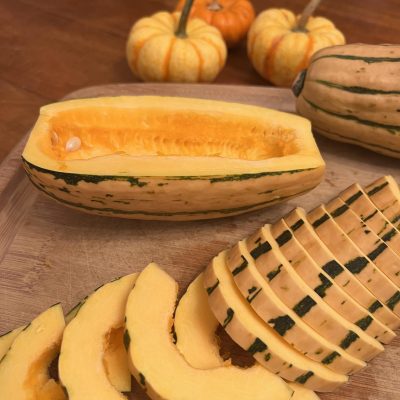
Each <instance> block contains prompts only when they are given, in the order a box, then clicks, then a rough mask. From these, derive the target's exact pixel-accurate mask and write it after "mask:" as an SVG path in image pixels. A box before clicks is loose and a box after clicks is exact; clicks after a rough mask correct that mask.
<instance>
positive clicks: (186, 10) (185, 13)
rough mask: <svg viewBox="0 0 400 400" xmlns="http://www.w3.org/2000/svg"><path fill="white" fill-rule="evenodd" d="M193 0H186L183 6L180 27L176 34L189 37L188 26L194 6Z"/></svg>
mask: <svg viewBox="0 0 400 400" xmlns="http://www.w3.org/2000/svg"><path fill="white" fill-rule="evenodd" d="M193 1H194V0H186V2H185V5H184V6H183V9H182V14H181V17H180V19H179V24H178V29H177V30H176V32H175V35H176V36H178V37H180V38H186V37H187V33H186V27H187V23H188V20H189V16H190V11H191V9H192V6H193Z"/></svg>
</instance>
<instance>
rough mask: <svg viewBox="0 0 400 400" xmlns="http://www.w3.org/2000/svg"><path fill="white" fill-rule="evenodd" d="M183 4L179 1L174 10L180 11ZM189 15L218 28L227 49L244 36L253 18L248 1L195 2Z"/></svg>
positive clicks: (200, 0)
mask: <svg viewBox="0 0 400 400" xmlns="http://www.w3.org/2000/svg"><path fill="white" fill-rule="evenodd" d="M184 4H185V0H180V1H179V3H178V5H177V7H176V10H177V11H180V10H182V8H183V6H184ZM190 15H191V17H196V18H201V19H203V20H204V21H206V22H208V23H209V24H211V25H213V26H215V27H216V28H218V30H219V31H220V32H221V34H222V37H223V38H224V40H225V42H226V44H227V45H228V47H234V46H235V45H236V44H237V43H238V42H240V41H241V40H242V39H243V38H244V37H245V36H246V34H247V32H248V30H249V28H250V26H251V24H252V22H253V21H254V18H255V12H254V8H253V5H252V4H251V2H250V1H249V0H195V2H194V5H193V8H192V11H191V13H190Z"/></svg>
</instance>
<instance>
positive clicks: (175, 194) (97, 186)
mask: <svg viewBox="0 0 400 400" xmlns="http://www.w3.org/2000/svg"><path fill="white" fill-rule="evenodd" d="M23 165H24V168H25V171H26V172H27V174H28V177H29V179H30V180H31V182H32V183H33V184H34V186H35V187H36V188H38V189H39V190H40V191H42V192H43V193H44V194H46V195H47V196H49V197H51V198H52V199H54V200H56V201H58V202H60V203H62V204H64V205H66V206H69V207H72V208H74V209H77V210H80V211H84V212H86V213H90V214H97V215H105V216H111V217H120V218H132V219H151V220H175V221H177V220H198V219H210V218H222V217H227V216H230V215H237V214H242V213H245V212H248V211H254V210H258V209H261V208H264V207H267V206H270V205H273V204H276V203H280V202H283V201H286V200H289V199H291V198H293V197H296V196H298V195H301V194H304V193H306V192H308V191H309V190H311V189H313V188H314V187H316V186H317V185H318V184H319V183H320V182H321V180H322V177H323V173H324V167H317V168H305V169H296V170H287V171H275V172H265V173H258V174H241V175H226V176H181V177H179V176H173V177H128V176H103V175H79V174H72V173H65V172H56V171H50V170H46V169H43V168H41V167H38V166H36V165H33V164H31V163H29V162H28V161H26V160H23Z"/></svg>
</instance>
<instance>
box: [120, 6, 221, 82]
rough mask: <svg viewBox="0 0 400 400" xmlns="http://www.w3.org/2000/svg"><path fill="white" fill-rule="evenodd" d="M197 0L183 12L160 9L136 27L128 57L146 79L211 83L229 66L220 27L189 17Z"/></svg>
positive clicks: (129, 61) (129, 41) (134, 68)
mask: <svg viewBox="0 0 400 400" xmlns="http://www.w3.org/2000/svg"><path fill="white" fill-rule="evenodd" d="M192 3H193V0H187V2H186V3H185V7H184V9H183V11H182V14H180V13H173V14H171V13H169V12H158V13H156V14H154V15H153V16H151V17H148V18H142V19H140V20H139V21H137V22H136V24H135V25H134V26H133V27H132V30H131V32H130V34H129V38H128V42H127V48H126V52H127V59H128V64H129V67H130V68H131V70H132V72H133V74H134V75H135V76H136V77H138V78H140V79H141V80H143V81H157V82H163V81H165V82H211V81H213V80H214V79H215V78H216V77H217V75H218V74H219V72H220V71H221V69H222V68H223V66H224V65H225V61H226V55H227V49H226V45H225V42H224V40H223V38H222V36H221V33H220V32H219V31H218V29H217V28H215V27H213V26H211V25H209V24H207V23H206V22H205V21H203V20H201V19H191V20H190V21H188V19H189V13H190V9H191V6H192Z"/></svg>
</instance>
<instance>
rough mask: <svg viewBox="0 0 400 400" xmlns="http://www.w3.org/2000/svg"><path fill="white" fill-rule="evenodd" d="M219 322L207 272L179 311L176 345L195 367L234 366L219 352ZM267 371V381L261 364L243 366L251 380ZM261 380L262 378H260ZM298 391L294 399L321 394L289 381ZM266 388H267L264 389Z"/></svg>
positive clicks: (190, 289)
mask: <svg viewBox="0 0 400 400" xmlns="http://www.w3.org/2000/svg"><path fill="white" fill-rule="evenodd" d="M218 325H219V322H218V320H217V319H216V318H215V316H214V314H213V313H212V311H211V308H210V306H209V304H208V296H207V292H206V289H205V288H204V274H203V273H202V274H200V275H199V276H198V277H197V278H196V279H195V280H194V281H193V282H192V283H191V284H190V285H189V287H188V289H187V291H186V293H185V294H184V295H183V296H182V298H181V299H180V301H179V304H178V306H177V308H176V312H175V320H174V327H175V333H176V337H177V342H176V345H177V347H178V349H179V351H180V352H181V353H182V355H183V356H184V357H185V359H186V361H187V362H188V363H189V364H190V365H192V366H193V367H195V368H200V369H212V368H218V367H224V366H228V365H231V360H230V359H228V360H223V359H222V357H221V356H220V354H219V350H220V348H219V345H218V340H217V337H216V335H215V332H216V330H217V328H218ZM260 368H261V369H262V370H263V371H264V374H265V375H266V378H265V379H266V380H267V379H269V377H270V374H271V373H270V372H268V371H267V370H266V369H265V368H264V367H262V366H261V365H260V364H258V363H256V364H255V365H254V366H252V367H250V368H247V369H241V370H242V372H243V374H246V376H247V377H248V379H251V377H252V376H253V374H254V375H258V374H259V371H258V370H259V369H260ZM257 379H258V378H257ZM289 386H290V387H291V388H292V389H293V390H294V394H293V397H292V399H291V400H318V399H319V398H318V396H317V395H316V394H315V393H314V392H313V391H312V390H309V389H306V388H304V387H302V386H301V385H298V384H295V383H289ZM261 390H263V388H261Z"/></svg>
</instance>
